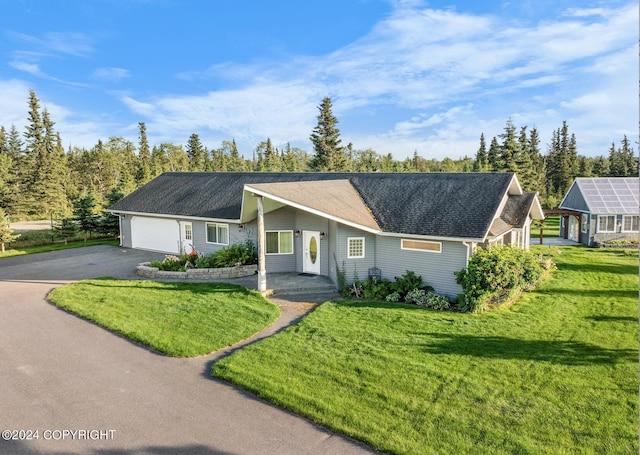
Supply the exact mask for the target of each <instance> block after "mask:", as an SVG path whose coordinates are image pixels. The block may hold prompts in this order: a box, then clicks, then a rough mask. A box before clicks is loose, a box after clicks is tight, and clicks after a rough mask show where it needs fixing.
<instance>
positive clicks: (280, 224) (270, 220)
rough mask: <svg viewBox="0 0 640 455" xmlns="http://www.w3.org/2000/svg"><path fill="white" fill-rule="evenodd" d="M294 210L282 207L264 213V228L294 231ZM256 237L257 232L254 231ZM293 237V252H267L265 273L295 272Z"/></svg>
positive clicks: (294, 243)
mask: <svg viewBox="0 0 640 455" xmlns="http://www.w3.org/2000/svg"><path fill="white" fill-rule="evenodd" d="M295 212H296V210H295V209H293V208H291V207H283V208H281V209H279V210H274V211H273V212H269V213H265V215H264V228H265V230H266V231H295V230H296V228H295V215H296V213H295ZM256 238H257V233H256ZM297 241H299V240H298V239H296V238H295V236H294V238H293V254H277V255H273V254H268V255H266V262H265V265H266V268H267V273H274V272H295V271H296V256H297V254H296V251H297V247H296V242H297Z"/></svg>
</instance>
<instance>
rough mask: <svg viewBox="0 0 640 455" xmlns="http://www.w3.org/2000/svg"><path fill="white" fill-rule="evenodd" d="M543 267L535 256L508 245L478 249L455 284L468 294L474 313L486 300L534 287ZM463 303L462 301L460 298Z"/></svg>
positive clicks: (466, 305)
mask: <svg viewBox="0 0 640 455" xmlns="http://www.w3.org/2000/svg"><path fill="white" fill-rule="evenodd" d="M543 271H544V268H543V266H542V264H541V263H540V260H539V259H538V257H537V256H535V255H534V254H533V253H531V252H529V251H525V250H520V249H518V248H512V247H509V246H494V247H492V248H488V249H479V250H478V251H477V252H476V253H475V254H474V255H473V256H471V258H470V259H469V264H468V266H467V268H466V269H462V270H461V271H459V272H456V273H455V275H456V281H457V283H458V284H460V285H461V286H462V290H463V291H464V295H465V303H464V305H458V308H460V307H469V308H472V309H474V310H476V309H477V308H478V305H479V302H480V301H486V299H487V297H492V296H496V297H498V296H500V295H505V294H508V293H509V292H510V291H512V290H516V289H528V288H532V287H533V286H535V284H536V283H537V282H538V280H539V279H540V276H541V275H542V272H543ZM458 300H460V299H458Z"/></svg>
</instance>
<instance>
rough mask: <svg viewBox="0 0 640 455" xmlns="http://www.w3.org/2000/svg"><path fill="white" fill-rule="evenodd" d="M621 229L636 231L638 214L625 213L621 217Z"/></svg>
mask: <svg viewBox="0 0 640 455" xmlns="http://www.w3.org/2000/svg"><path fill="white" fill-rule="evenodd" d="M622 231H623V232H637V231H638V216H637V215H625V216H623V217H622Z"/></svg>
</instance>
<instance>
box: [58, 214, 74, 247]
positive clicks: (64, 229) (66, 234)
mask: <svg viewBox="0 0 640 455" xmlns="http://www.w3.org/2000/svg"><path fill="white" fill-rule="evenodd" d="M53 230H54V231H55V233H56V235H57V236H58V237H60V238H62V239H63V240H64V243H65V245H66V244H67V242H68V240H69V239H70V238H72V237H74V236H75V235H76V234H77V233H78V225H77V224H76V223H75V222H74V221H73V220H72V219H71V218H62V219H61V220H60V221H59V222H58V223H56V225H55V226H54V227H53Z"/></svg>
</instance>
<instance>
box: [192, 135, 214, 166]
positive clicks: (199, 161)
mask: <svg viewBox="0 0 640 455" xmlns="http://www.w3.org/2000/svg"><path fill="white" fill-rule="evenodd" d="M186 148H187V156H188V157H189V170H190V171H192V172H201V171H206V170H207V169H208V168H209V152H208V151H207V149H206V148H205V147H204V146H203V145H202V143H201V142H200V136H198V135H197V134H196V133H193V134H192V135H191V136H189V141H188V142H187V147H186ZM214 161H215V160H214ZM213 165H214V166H217V163H215V162H214V163H213Z"/></svg>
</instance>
